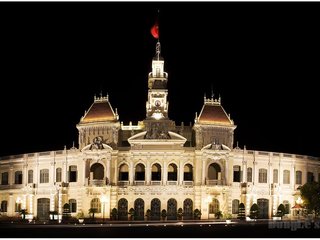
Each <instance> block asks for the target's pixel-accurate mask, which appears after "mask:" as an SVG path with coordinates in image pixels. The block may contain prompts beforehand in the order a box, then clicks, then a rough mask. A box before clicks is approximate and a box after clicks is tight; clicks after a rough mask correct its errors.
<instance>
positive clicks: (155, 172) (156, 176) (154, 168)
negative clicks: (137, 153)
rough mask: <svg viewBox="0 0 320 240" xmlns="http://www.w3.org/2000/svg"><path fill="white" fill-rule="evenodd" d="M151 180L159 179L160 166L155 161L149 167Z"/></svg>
mask: <svg viewBox="0 0 320 240" xmlns="http://www.w3.org/2000/svg"><path fill="white" fill-rule="evenodd" d="M151 171H152V172H151V181H161V166H160V165H159V164H158V163H156V164H153V165H152V168H151Z"/></svg>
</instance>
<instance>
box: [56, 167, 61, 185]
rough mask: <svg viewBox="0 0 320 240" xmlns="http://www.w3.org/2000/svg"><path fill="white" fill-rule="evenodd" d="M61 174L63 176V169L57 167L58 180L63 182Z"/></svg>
mask: <svg viewBox="0 0 320 240" xmlns="http://www.w3.org/2000/svg"><path fill="white" fill-rule="evenodd" d="M61 176H62V169H61V168H57V169H56V182H61Z"/></svg>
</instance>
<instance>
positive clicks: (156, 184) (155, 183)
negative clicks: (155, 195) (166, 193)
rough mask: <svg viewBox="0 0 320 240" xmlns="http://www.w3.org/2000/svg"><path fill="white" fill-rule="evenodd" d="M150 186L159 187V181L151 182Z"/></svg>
mask: <svg viewBox="0 0 320 240" xmlns="http://www.w3.org/2000/svg"><path fill="white" fill-rule="evenodd" d="M151 185H153V186H160V185H161V181H151Z"/></svg>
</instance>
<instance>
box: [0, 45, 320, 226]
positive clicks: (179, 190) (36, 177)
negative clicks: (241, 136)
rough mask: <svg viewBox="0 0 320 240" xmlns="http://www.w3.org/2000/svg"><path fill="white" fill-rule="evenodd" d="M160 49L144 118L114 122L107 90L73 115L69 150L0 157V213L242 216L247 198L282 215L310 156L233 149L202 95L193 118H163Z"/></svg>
mask: <svg viewBox="0 0 320 240" xmlns="http://www.w3.org/2000/svg"><path fill="white" fill-rule="evenodd" d="M164 63H165V62H164V59H163V58H162V57H161V55H160V42H158V43H157V45H156V54H155V57H154V58H153V59H152V71H151V72H150V73H149V75H148V89H149V90H148V100H147V102H146V117H145V119H144V120H142V121H141V122H139V123H138V124H137V125H132V124H129V125H124V124H123V123H122V122H120V120H119V116H118V113H117V110H116V109H115V110H114V109H113V108H112V105H111V101H110V100H109V97H108V96H106V97H103V96H100V97H95V98H94V102H93V103H92V105H91V106H90V108H89V109H88V110H87V111H86V112H85V114H84V116H83V117H81V119H80V122H79V124H77V126H76V127H77V129H78V131H79V149H77V148H75V147H72V148H71V149H63V150H59V151H48V152H37V153H26V154H22V155H14V156H7V157H1V160H0V202H1V214H2V215H7V216H19V211H20V210H21V209H26V211H27V212H28V213H29V215H30V216H31V217H37V218H39V219H48V218H49V217H50V216H49V212H50V211H52V212H53V211H56V212H57V213H58V214H59V215H61V214H62V213H63V212H65V211H70V212H71V215H72V216H77V214H78V213H80V212H83V213H84V214H85V216H88V214H89V210H90V209H96V216H97V217H101V218H107V219H108V218H110V217H111V211H112V210H113V209H116V210H117V212H118V219H119V220H126V219H128V212H129V210H130V209H131V208H133V209H135V219H136V220H143V219H144V218H145V216H146V213H147V210H150V211H149V212H151V218H152V219H155V220H156V219H160V217H161V212H162V210H166V211H167V219H177V211H178V209H180V208H181V209H182V210H183V213H184V215H183V217H184V219H192V218H193V216H194V210H195V209H199V210H200V211H201V213H202V215H201V218H202V219H208V218H214V217H215V215H216V213H217V212H218V211H221V212H222V213H223V214H226V213H228V214H232V215H233V217H237V213H238V211H239V204H240V203H243V204H244V206H245V214H246V215H249V213H250V208H251V206H252V205H253V204H255V203H256V204H257V205H258V207H259V210H260V211H259V214H260V217H261V218H270V217H271V216H272V215H273V214H275V213H276V212H277V208H278V206H279V205H280V204H284V205H285V206H286V208H287V212H288V216H291V215H292V209H291V207H292V206H294V205H295V203H296V201H297V200H298V198H299V190H298V187H299V186H301V185H303V184H305V183H306V182H308V181H313V180H316V181H319V180H320V164H319V158H315V157H310V156H301V155H295V154H288V153H275V152H263V151H254V150H247V149H245V148H244V149H240V148H239V147H234V131H235V129H236V125H235V124H234V122H233V120H232V119H231V118H230V115H228V114H227V113H226V111H225V110H224V108H223V106H222V103H221V99H220V98H219V99H213V98H206V97H204V103H203V106H202V109H201V111H200V113H199V115H196V116H195V120H194V124H193V125H190V126H185V125H184V124H181V125H180V126H177V125H176V124H175V122H174V121H173V120H171V119H170V118H169V115H168V112H169V103H168V101H167V96H168V89H167V82H168V74H167V73H166V72H165V68H164Z"/></svg>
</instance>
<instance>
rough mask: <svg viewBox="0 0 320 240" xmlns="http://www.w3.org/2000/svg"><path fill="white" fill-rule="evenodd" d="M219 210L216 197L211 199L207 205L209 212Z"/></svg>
mask: <svg viewBox="0 0 320 240" xmlns="http://www.w3.org/2000/svg"><path fill="white" fill-rule="evenodd" d="M218 211H219V201H218V199H215V198H214V199H212V202H211V203H210V205H209V213H210V214H216V213H217V212H218Z"/></svg>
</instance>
